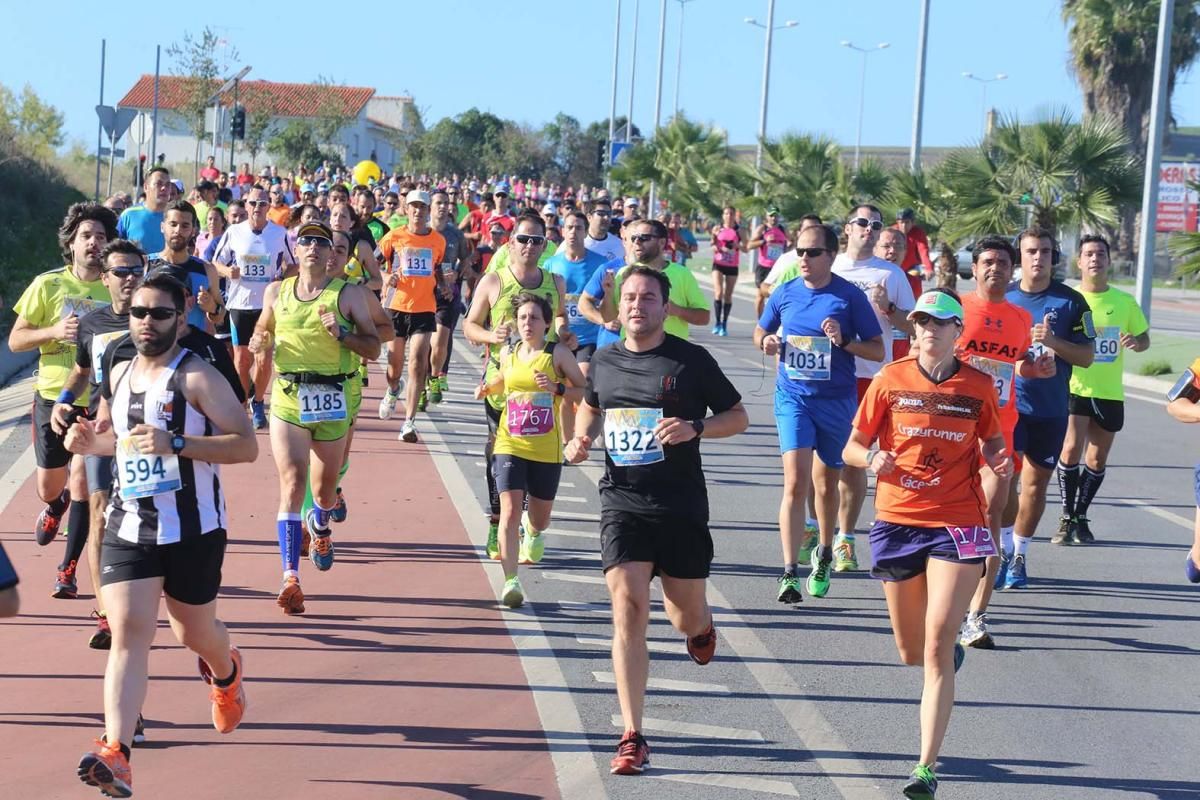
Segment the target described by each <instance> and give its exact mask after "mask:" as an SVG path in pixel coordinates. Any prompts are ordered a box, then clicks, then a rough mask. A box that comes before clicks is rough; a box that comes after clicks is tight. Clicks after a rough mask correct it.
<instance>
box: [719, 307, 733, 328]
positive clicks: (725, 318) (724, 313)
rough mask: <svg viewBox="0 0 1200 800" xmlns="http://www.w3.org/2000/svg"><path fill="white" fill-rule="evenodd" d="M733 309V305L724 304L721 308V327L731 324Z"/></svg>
mask: <svg viewBox="0 0 1200 800" xmlns="http://www.w3.org/2000/svg"><path fill="white" fill-rule="evenodd" d="M732 308H733V303H723V304H722V308H721V325H722V326H724V325H728V324H729V311H730V309H732Z"/></svg>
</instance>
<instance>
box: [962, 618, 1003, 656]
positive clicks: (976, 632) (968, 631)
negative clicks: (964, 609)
mask: <svg viewBox="0 0 1200 800" xmlns="http://www.w3.org/2000/svg"><path fill="white" fill-rule="evenodd" d="M958 641H959V643H960V644H961V645H962V646H963V647H974V648H976V649H978V650H991V649H993V648H995V646H996V643H995V641H993V640H992V634H991V633H990V632H989V631H988V626H987V612H985V611H981V612H979V613H978V614H967V619H966V621H965V622H963V626H962V630H961V631H960V632H959V635H958Z"/></svg>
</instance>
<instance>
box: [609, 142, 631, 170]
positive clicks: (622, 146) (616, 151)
mask: <svg viewBox="0 0 1200 800" xmlns="http://www.w3.org/2000/svg"><path fill="white" fill-rule="evenodd" d="M630 147H633V143H632V142H609V145H608V163H609V165H610V166H611V165H613V164H615V163H617V159H618V158H620V157H621V153H623V152H625V151H626V150H628V149H629V148H630Z"/></svg>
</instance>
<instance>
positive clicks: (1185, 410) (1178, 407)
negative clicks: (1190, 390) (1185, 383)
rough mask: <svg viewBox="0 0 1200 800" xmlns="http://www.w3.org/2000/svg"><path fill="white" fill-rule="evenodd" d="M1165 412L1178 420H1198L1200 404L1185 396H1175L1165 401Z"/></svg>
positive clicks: (1199, 420) (1199, 418)
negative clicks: (1169, 400) (1168, 401)
mask: <svg viewBox="0 0 1200 800" xmlns="http://www.w3.org/2000/svg"><path fill="white" fill-rule="evenodd" d="M1167 413H1168V414H1170V415H1171V416H1172V417H1174V418H1175V419H1177V420H1179V421H1180V422H1200V405H1197V404H1196V403H1193V402H1192V401H1190V400H1188V399H1187V398H1186V397H1177V398H1175V399H1174V400H1172V401H1171V402H1170V403H1167Z"/></svg>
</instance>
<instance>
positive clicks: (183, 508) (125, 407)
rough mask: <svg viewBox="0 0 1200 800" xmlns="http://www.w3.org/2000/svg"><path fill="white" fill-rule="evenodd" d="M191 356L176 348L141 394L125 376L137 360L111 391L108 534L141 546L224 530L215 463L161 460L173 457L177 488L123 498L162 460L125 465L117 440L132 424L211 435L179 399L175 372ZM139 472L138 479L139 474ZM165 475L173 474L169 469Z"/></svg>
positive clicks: (209, 426) (205, 422) (222, 499)
mask: <svg viewBox="0 0 1200 800" xmlns="http://www.w3.org/2000/svg"><path fill="white" fill-rule="evenodd" d="M190 357H196V356H195V354H193V353H192V352H191V351H190V350H187V349H181V350H180V352H179V355H177V356H176V357H175V358H174V359H173V360H172V361H171V363H170V365H169V366H167V368H165V369H164V370H163V371H162V372H161V373H160V374H159V376H158V378H157V380H155V382H154V383H153V384H151V385H150V386H149V387H147V388H146V389H145V391H142V392H134V391H132V387H131V386H130V378H129V376H130V374H131V373H132V372H133V370H134V369H135V367H136V366H137V364H138V361H139V360H140V359H139V358H135V359H134V360H133V361H132V362H130V365H129V367H128V368H127V369H126V370H125V373H124V374H123V375H122V376H121V379H120V380H119V381H118V382H117V385H116V386H115V387H114V388H113V394H112V404H111V405H112V423H113V431H114V432H115V433H116V436H117V439H118V447H117V458H116V464H115V465H114V466H115V472H116V476H115V478H114V481H113V488H112V492H111V496H110V499H109V505H108V523H107V528H106V531H107V533H108V534H109V535H115V536H117V537H118V538H120V539H122V540H124V541H127V542H130V543H133V544H142V545H152V544H160V545H161V544H174V543H176V542H178V541H180V540H181V539H188V538H191V537H194V536H201V535H203V534H206V533H211V532H213V531H214V530H217V529H218V528H224V527H225V497H224V494H223V493H222V491H221V471H220V467H219V466H218V465H216V464H210V463H208V462H207V461H194V460H192V459H190V458H185V457H183V456H164V457H163V459H165V460H168V462H167V463H168V464H170V463H171V462H170V461H169V459H171V458H177V459H178V477H179V481H180V486H179V488H178V489H176V490H172V491H166V492H163V493H160V494H153V495H151V496H148V497H134V498H128V499H126V498H122V496H121V494H122V492H121V490H122V486H123V484H128V486H130V487H132V486H133V485H134V483H135V482H136V481H138V479H139V477H140V478H142V479H143V483H144V478H145V474H146V472H153V471H154V470H156V469H158V470H161V469H162V462H159V461H155V460H154V459H153V458H151V460H150V462H149V465H147V464H146V463H140V462H139V463H125V462H123V459H122V457H121V447H120V443H119V442H120V440H121V439H123V438H124V437H126V436H128V435H129V431H130V430H131V429H133V428H134V427H135V426H137V425H139V424H142V423H145V424H147V425H151V426H153V427H155V428H160V429H162V430H165V431H170V432H171V433H172V434H173V435H174V434H180V435H183V436H211V435H212V434H213V427H212V423H211V422H209V420H208V419H207V418H206V417H205V416H204V415H203V414H202V413H201V412H200V411H199V410H197V409H196V408H194V407H193V406H191V405H190V404H189V403H188V402H187V400H186V399H185V398H184V395H183V391H182V390H181V389H180V387H179V377H178V373H177V370H178V368H179V365H180V363H182V362H183V360H184V359H185V358H190ZM139 470H140V471H142V472H143V474H142V475H141V476H139V475H138V472H139ZM167 472H169V473H172V474H173V470H171V469H168V470H167Z"/></svg>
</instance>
